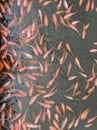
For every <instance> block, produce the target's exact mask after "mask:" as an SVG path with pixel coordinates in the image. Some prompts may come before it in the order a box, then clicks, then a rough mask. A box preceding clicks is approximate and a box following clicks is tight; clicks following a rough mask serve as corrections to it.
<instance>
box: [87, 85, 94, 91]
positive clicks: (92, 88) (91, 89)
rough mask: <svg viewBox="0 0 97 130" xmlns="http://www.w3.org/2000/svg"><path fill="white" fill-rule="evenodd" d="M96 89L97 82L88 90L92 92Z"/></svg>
mask: <svg viewBox="0 0 97 130" xmlns="http://www.w3.org/2000/svg"><path fill="white" fill-rule="evenodd" d="M94 89H95V84H94V85H93V86H92V87H91V88H90V89H89V90H88V93H92V92H93V91H94Z"/></svg>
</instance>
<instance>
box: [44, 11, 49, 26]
mask: <svg viewBox="0 0 97 130" xmlns="http://www.w3.org/2000/svg"><path fill="white" fill-rule="evenodd" d="M44 25H45V27H48V16H47V13H46V12H45V14H44Z"/></svg>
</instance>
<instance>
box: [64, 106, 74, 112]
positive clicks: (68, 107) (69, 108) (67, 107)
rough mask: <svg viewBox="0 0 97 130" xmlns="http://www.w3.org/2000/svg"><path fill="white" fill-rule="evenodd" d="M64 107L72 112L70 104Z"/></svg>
mask: <svg viewBox="0 0 97 130" xmlns="http://www.w3.org/2000/svg"><path fill="white" fill-rule="evenodd" d="M66 109H67V110H68V111H70V112H74V111H73V109H72V108H71V106H69V105H66Z"/></svg>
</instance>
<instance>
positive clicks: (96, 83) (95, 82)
mask: <svg viewBox="0 0 97 130" xmlns="http://www.w3.org/2000/svg"><path fill="white" fill-rule="evenodd" d="M94 84H95V86H97V78H96V79H95V81H94Z"/></svg>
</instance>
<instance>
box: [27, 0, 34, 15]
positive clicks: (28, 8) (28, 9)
mask: <svg viewBox="0 0 97 130" xmlns="http://www.w3.org/2000/svg"><path fill="white" fill-rule="evenodd" d="M32 3H33V1H30V3H29V4H28V6H27V13H30V11H31V8H32Z"/></svg>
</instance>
